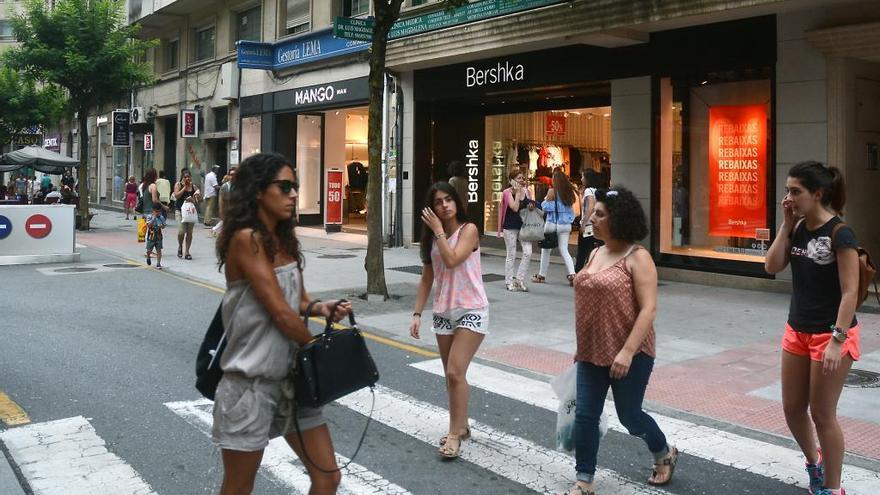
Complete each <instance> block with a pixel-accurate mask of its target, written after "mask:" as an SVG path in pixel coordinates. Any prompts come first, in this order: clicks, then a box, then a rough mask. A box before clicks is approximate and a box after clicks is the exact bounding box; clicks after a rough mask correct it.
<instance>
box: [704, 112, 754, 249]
mask: <svg viewBox="0 0 880 495" xmlns="http://www.w3.org/2000/svg"><path fill="white" fill-rule="evenodd" d="M766 227H767V105H764V104H761V105H738V106H718V107H711V108H710V109H709V235H712V236H719V237H746V238H754V237H755V229H763V228H766Z"/></svg>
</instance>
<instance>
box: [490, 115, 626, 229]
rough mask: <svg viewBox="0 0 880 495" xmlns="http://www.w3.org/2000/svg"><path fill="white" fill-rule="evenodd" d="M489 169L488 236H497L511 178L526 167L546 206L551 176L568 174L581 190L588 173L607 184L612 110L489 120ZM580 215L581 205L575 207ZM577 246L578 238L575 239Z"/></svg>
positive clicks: (531, 186) (533, 190)
mask: <svg viewBox="0 0 880 495" xmlns="http://www.w3.org/2000/svg"><path fill="white" fill-rule="evenodd" d="M486 143H487V145H488V152H487V153H486V163H485V167H486V169H485V177H486V185H485V187H486V189H485V195H484V197H485V203H486V204H485V209H484V212H485V213H484V226H485V231H486V232H495V231H496V230H497V227H498V226H497V223H498V208H500V206H501V192H502V191H503V190H504V189H505V188H507V187H508V184H507V180H506V178H507V176H508V172H509V171H510V170H512V169H513V168H514V167H520V169H521V170H522V172H523V173H524V174H526V176H527V177H528V179H529V194H530V195H531V197H532V198H534V199H535V200H536V201H537V202H539V203H540V202H541V201H543V199H544V196H545V195H546V194H547V190H548V189H549V188H550V184H551V176H552V175H553V171H554V170H555V169H557V168H560V169H562V170H563V171H564V172H565V174H566V175H567V176H568V177H569V179H571V181H572V182H573V183H575V185H579V181H580V175H581V174H580V172H581V170H582V169H584V168H587V169H591V170H593V171H595V172H597V173H598V174H599V176H600V177H601V181H600V182H601V183H602V184H604V185H607V184H608V179H609V177H610V176H611V172H610V167H611V163H610V157H609V150H610V149H611V107H595V108H579V109H568V110H551V111H541V112H529V113H517V114H507V115H492V116H489V117H486ZM575 214H576V215H577V214H580V205H579V204H576V205H575ZM572 239H573V240H572V242H575V243H576V242H577V241H576V239H577V238H576V233H574V234H573V235H572Z"/></svg>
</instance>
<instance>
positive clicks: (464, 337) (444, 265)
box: [409, 182, 489, 459]
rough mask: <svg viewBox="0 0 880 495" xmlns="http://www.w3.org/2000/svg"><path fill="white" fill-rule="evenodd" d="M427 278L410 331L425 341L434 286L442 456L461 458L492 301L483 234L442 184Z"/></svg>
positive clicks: (434, 207) (425, 263) (425, 237)
mask: <svg viewBox="0 0 880 495" xmlns="http://www.w3.org/2000/svg"><path fill="white" fill-rule="evenodd" d="M422 222H423V224H422V225H423V231H422V240H421V247H420V250H421V256H422V278H421V280H419V287H418V291H417V292H416V305H415V312H414V313H413V318H412V322H411V323H410V327H409V333H410V335H412V337H413V338H416V339H418V338H419V328H420V326H421V318H422V309H424V307H425V303H426V302H427V300H428V295H429V294H430V293H431V286H434V304H433V307H432V311H433V320H434V325H433V327H432V328H431V330H432V331H433V332H434V335H435V336H436V337H437V346H438V347H439V348H440V359H441V361H442V362H443V370H444V372H445V374H446V389H447V393H448V394H449V431H448V433H447V434H446V435H444V436H443V437H441V438H440V450H439V452H438V453H439V454H440V456H441V457H443V458H445V459H455V458H457V457H458V455H459V452H460V451H461V443H462V442H463V441H464V440H467V439H469V438H470V436H471V430H470V428H469V426H468V401H469V399H470V389H469V387H468V383H467V378H466V376H467V370H468V367H469V366H470V364H471V360H473V358H474V354H476V352H477V349H479V347H480V344H481V343H482V342H483V338H484V337H485V336H486V334H487V333H488V332H489V300H488V298H487V297H486V290H485V289H484V287H483V275H482V270H481V268H480V232H479V231H478V230H477V226H476V225H474V224H473V223H471V222H469V221H468V220H467V215H466V214H465V212H464V207H463V206H462V200H461V198H460V197H459V196H458V193H457V192H456V191H455V189H454V187H453V186H451V185H450V184H449V183H447V182H437V183H436V184H434V185H433V186H432V187H431V188H430V189H429V190H428V194H427V196H426V198H425V208H424V209H422Z"/></svg>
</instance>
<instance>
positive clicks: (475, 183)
mask: <svg viewBox="0 0 880 495" xmlns="http://www.w3.org/2000/svg"><path fill="white" fill-rule="evenodd" d="M465 159H466V160H467V162H466V167H467V173H468V187H467V202H468V203H476V202H477V201H479V196H480V195H479V190H480V141H479V140H477V139H471V140H470V141H468V153H467V155H465Z"/></svg>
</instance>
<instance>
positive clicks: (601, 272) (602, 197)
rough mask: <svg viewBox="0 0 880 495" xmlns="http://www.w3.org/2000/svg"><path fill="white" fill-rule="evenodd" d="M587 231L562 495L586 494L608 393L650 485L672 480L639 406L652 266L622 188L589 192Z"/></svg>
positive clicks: (648, 349) (660, 439) (670, 459)
mask: <svg viewBox="0 0 880 495" xmlns="http://www.w3.org/2000/svg"><path fill="white" fill-rule="evenodd" d="M596 200H597V203H596V205H595V208H594V212H593V215H592V219H591V221H592V223H593V233H594V235H595V236H596V237H597V238H598V239H600V240H602V241H604V243H605V245H604V246H602V247H600V248H598V249H596V250H594V251H593V254H592V256H591V257H590V259H589V261H588V262H587V265H586V266H585V267H584V269H583V270H581V271H580V272H578V274H577V277H576V278H575V284H574V293H575V333H576V336H577V353H576V354H575V361H576V362H577V406H576V410H575V461H576V465H575V471H576V472H577V482H576V483H575V485H574V486H573V487H572V488H571V489H570V490H569V491H568V494H569V495H593V494H594V493H595V491H594V490H593V477H594V475H595V474H596V458H597V455H598V452H599V418H600V416H601V415H602V410H603V409H604V407H605V397H606V396H607V394H608V388H609V387H610V388H611V391H612V392H613V393H614V406H615V408H616V409H617V416H618V418H619V419H620V422H621V423H622V424H623V426H624V427H625V428H626V429H627V431H629V434H630V435H633V436H637V437H639V438H641V439H642V440H644V441H645V443H646V444H647V445H648V450H650V451H651V454H652V455H653V457H654V467H653V473H652V475H651V477H650V478H648V483H649V484H651V485H665V484H667V483H669V481H670V480H671V479H672V475H673V473H674V471H675V465H676V463H677V461H678V449H676V448H675V447H671V446H669V444H668V443H667V442H666V436H665V435H664V434H663V432H662V431H661V430H660V428H659V427H658V426H657V423H656V422H655V421H654V419H653V418H651V416H649V415H648V414H647V413H645V411H644V410H643V409H642V400H643V399H644V396H645V390H646V389H647V387H648V380H649V379H650V377H651V371H652V370H653V368H654V358H655V357H656V351H655V335H654V316H655V315H656V312H657V268H656V267H655V266H654V260H653V259H652V258H651V254H650V253H648V251H647V250H645V249H644V248H642V247H641V246H639V245H638V244H637V242H638V241H639V240H641V239H643V238H644V237H645V236H646V235H648V221H647V218H646V217H645V212H644V210H642V206H641V204H640V203H639V201H638V200H637V199H636V198H635V196H633V194H632V192H630V191H629V190H627V189H624V188H622V187H617V188H614V189H611V190H608V191H604V190H603V191H598V192H597V193H596Z"/></svg>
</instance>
